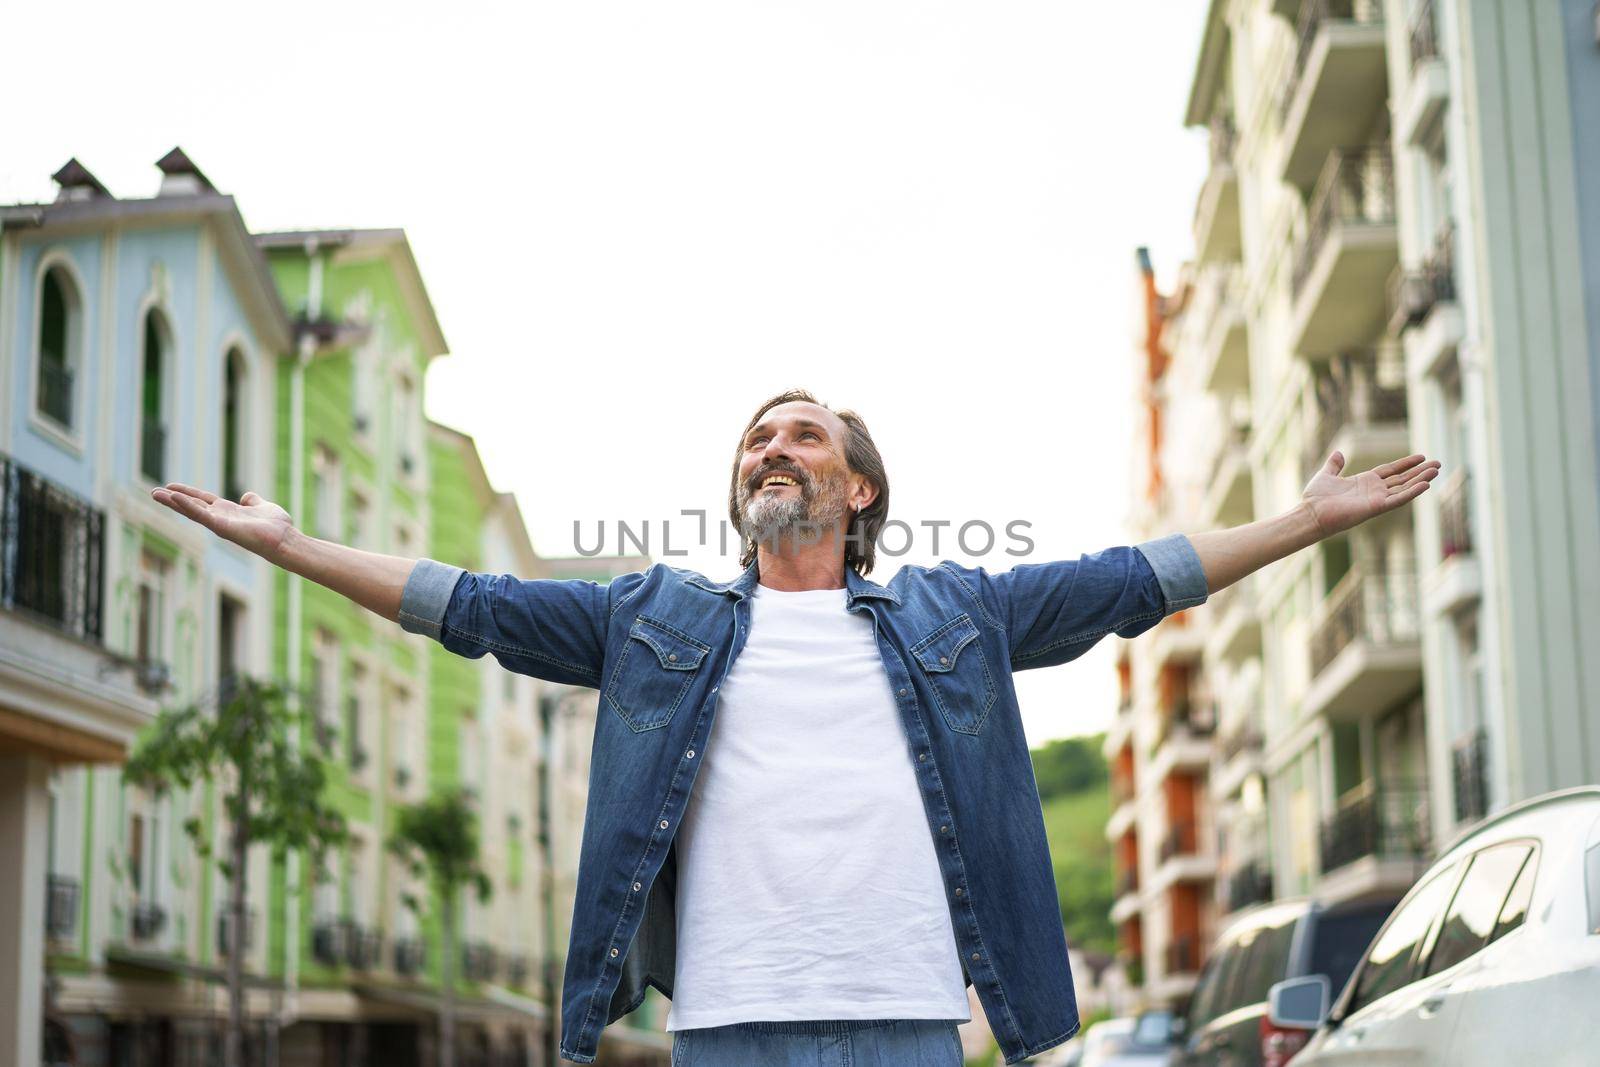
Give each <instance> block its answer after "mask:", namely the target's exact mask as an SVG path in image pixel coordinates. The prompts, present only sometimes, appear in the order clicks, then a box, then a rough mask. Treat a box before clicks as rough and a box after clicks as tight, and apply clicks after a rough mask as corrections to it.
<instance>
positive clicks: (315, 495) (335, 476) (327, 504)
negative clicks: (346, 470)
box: [311, 444, 344, 541]
mask: <svg viewBox="0 0 1600 1067" xmlns="http://www.w3.org/2000/svg"><path fill="white" fill-rule="evenodd" d="M343 492H344V490H343V479H342V478H341V476H340V470H339V456H338V454H337V453H336V452H334V451H333V449H331V448H329V447H328V446H327V445H321V444H319V445H317V447H316V450H315V452H313V454H312V458H311V499H312V508H313V509H314V512H313V514H312V516H311V518H312V522H313V524H314V526H313V528H314V529H315V530H316V532H317V536H318V537H320V538H322V539H323V540H324V541H338V540H340V539H342V538H343V537H344V529H343V523H342V520H341V517H340V516H341V513H340V510H339V508H340V504H341V496H342V494H343Z"/></svg>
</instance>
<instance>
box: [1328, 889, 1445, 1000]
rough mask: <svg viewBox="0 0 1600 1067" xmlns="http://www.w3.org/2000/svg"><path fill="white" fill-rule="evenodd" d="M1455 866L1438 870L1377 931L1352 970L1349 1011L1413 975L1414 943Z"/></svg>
mask: <svg viewBox="0 0 1600 1067" xmlns="http://www.w3.org/2000/svg"><path fill="white" fill-rule="evenodd" d="M1457 873H1458V870H1457V868H1456V867H1451V868H1450V869H1449V870H1447V871H1441V872H1439V873H1438V874H1436V875H1434V876H1433V878H1432V879H1431V880H1430V881H1429V882H1428V883H1427V884H1425V885H1424V886H1423V887H1422V888H1421V889H1419V890H1417V891H1416V893H1415V894H1414V895H1413V896H1412V897H1411V899H1410V900H1408V901H1406V903H1405V904H1403V905H1402V906H1401V908H1400V910H1399V911H1397V912H1395V914H1394V917H1393V918H1392V919H1390V920H1389V925H1388V926H1387V927H1385V928H1384V931H1383V933H1381V934H1379V935H1378V940H1377V943H1376V944H1374V945H1373V946H1372V951H1371V952H1370V953H1368V955H1367V958H1366V962H1365V963H1363V964H1362V967H1361V970H1360V971H1359V972H1358V973H1357V974H1356V979H1355V980H1356V990H1355V993H1354V994H1353V995H1352V996H1351V998H1350V1009H1349V1010H1350V1012H1356V1011H1360V1010H1361V1009H1362V1008H1364V1007H1366V1006H1367V1005H1368V1004H1371V1003H1372V1002H1373V1001H1375V1000H1377V999H1379V998H1380V997H1385V996H1388V995H1389V994H1390V993H1393V992H1394V991H1395V990H1397V989H1400V988H1402V987H1404V986H1406V985H1409V984H1410V983H1411V981H1412V980H1413V979H1414V978H1415V977H1416V975H1415V973H1414V972H1413V968H1412V960H1413V958H1414V957H1415V956H1416V952H1417V946H1418V945H1420V944H1421V943H1422V940H1423V939H1424V938H1425V937H1427V936H1428V931H1429V930H1430V929H1432V928H1433V921H1434V920H1435V919H1436V918H1438V916H1439V911H1440V910H1441V909H1442V908H1443V907H1444V904H1445V901H1446V900H1447V899H1449V896H1450V890H1451V889H1453V888H1455V884H1456V875H1457Z"/></svg>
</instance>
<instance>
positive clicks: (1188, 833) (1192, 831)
mask: <svg viewBox="0 0 1600 1067" xmlns="http://www.w3.org/2000/svg"><path fill="white" fill-rule="evenodd" d="M1199 845H1200V834H1199V830H1198V827H1196V826H1195V823H1194V820H1193V819H1184V820H1182V821H1180V822H1176V823H1173V824H1172V826H1170V827H1169V828H1168V829H1167V836H1166V837H1163V838H1162V839H1161V862H1162V863H1165V862H1167V861H1168V860H1170V859H1173V858H1175V857H1177V856H1193V855H1195V854H1197V853H1198V851H1199Z"/></svg>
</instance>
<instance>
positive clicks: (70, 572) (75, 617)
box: [0, 455, 105, 644]
mask: <svg viewBox="0 0 1600 1067" xmlns="http://www.w3.org/2000/svg"><path fill="white" fill-rule="evenodd" d="M0 517H3V521H0V605H3V606H4V607H6V608H7V609H10V610H13V611H22V612H25V613H26V614H27V615H28V616H29V617H30V618H31V619H33V620H34V621H35V622H40V623H43V624H45V625H46V626H49V627H51V628H52V629H54V630H57V631H59V632H61V633H63V634H66V635H67V636H69V637H75V638H78V639H80V640H84V641H89V642H91V643H93V644H99V643H100V642H101V639H102V627H103V624H104V620H103V618H102V616H101V612H102V605H103V603H104V601H103V599H102V598H103V596H104V588H105V513H104V512H102V511H101V510H100V509H99V508H96V507H94V506H92V505H91V504H89V503H88V502H87V501H85V500H83V499H81V498H80V497H78V496H76V495H74V494H73V493H70V492H68V491H67V490H66V489H63V488H62V487H61V486H58V485H56V484H55V483H54V482H51V481H49V480H48V479H46V478H44V477H42V476H41V475H38V474H35V473H34V472H33V471H31V470H29V469H28V468H27V467H24V466H22V465H21V464H20V463H16V462H13V461H12V460H11V459H10V458H9V457H6V456H4V455H0Z"/></svg>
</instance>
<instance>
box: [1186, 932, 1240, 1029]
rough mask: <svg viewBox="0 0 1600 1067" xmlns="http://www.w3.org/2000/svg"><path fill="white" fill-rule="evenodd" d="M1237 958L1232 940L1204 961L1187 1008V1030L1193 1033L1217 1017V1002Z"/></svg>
mask: <svg viewBox="0 0 1600 1067" xmlns="http://www.w3.org/2000/svg"><path fill="white" fill-rule="evenodd" d="M1238 959H1239V949H1238V946H1237V945H1236V944H1234V943H1233V942H1228V943H1227V944H1225V945H1223V946H1221V948H1220V949H1219V950H1218V951H1217V952H1215V953H1214V954H1213V955H1212V957H1211V959H1210V960H1208V961H1207V962H1206V967H1205V970H1204V972H1202V973H1201V975H1200V984H1199V986H1197V987H1196V989H1195V991H1194V1001H1193V1005H1192V1007H1191V1008H1190V1009H1189V1032H1190V1033H1194V1032H1195V1031H1197V1030H1199V1029H1200V1028H1201V1027H1202V1026H1204V1025H1206V1024H1207V1023H1209V1022H1210V1021H1211V1020H1212V1019H1215V1018H1216V1017H1217V1014H1218V1012H1217V1004H1218V1002H1219V1001H1220V1000H1221V998H1222V997H1223V996H1225V995H1226V994H1225V993H1224V990H1225V989H1226V988H1227V986H1228V980H1229V979H1230V978H1231V977H1232V976H1233V967H1234V964H1235V963H1236V962H1238Z"/></svg>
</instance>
